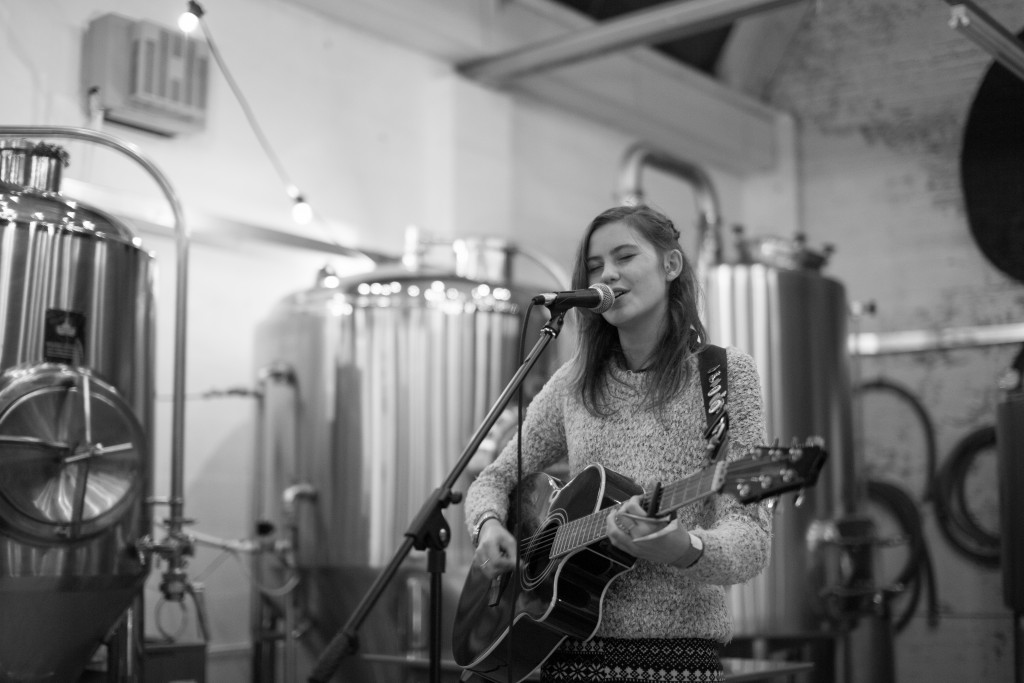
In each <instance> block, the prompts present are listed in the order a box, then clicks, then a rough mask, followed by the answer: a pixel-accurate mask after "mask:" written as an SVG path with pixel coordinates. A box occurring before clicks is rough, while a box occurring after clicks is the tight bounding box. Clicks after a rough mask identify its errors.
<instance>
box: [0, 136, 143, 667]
mask: <svg viewBox="0 0 1024 683" xmlns="http://www.w3.org/2000/svg"><path fill="white" fill-rule="evenodd" d="M66 163H67V155H66V154H65V153H64V152H63V150H62V149H60V148H58V147H55V146H52V145H49V144H46V143H35V144H33V143H31V142H28V141H27V140H20V139H15V140H2V139H0V605H2V607H0V614H2V616H0V680H2V681H54V682H61V683H63V682H64V681H71V680H76V678H77V677H78V675H79V673H80V672H81V671H82V669H83V668H84V667H85V665H86V664H87V663H88V661H89V658H90V657H91V655H92V654H93V653H94V651H95V650H96V649H97V647H98V646H99V645H100V644H101V642H103V640H104V638H106V637H107V635H108V633H109V632H110V631H111V629H112V627H113V626H115V625H116V623H117V622H118V619H119V618H121V617H122V615H123V614H124V612H125V610H126V609H127V608H128V607H129V606H130V605H131V603H132V601H133V599H134V598H135V597H137V595H138V594H139V592H140V591H141V586H142V583H143V581H144V580H145V576H146V571H147V567H146V566H145V561H144V560H143V559H142V558H141V557H140V555H139V554H138V552H136V549H135V547H134V542H135V541H136V540H138V539H139V538H140V537H142V536H143V535H145V534H146V533H148V532H149V527H150V520H149V512H148V507H147V505H146V502H145V501H146V498H147V497H148V496H149V495H150V487H151V470H152V460H151V458H152V455H151V454H152V444H151V440H150V437H149V432H148V427H149V426H150V425H151V424H152V412H153V367H154V365H153V359H154V358H153V355H154V347H153V343H154V334H153V331H154V317H153V283H152V278H153V263H152V258H151V256H150V255H149V254H148V253H146V252H145V251H143V250H142V249H141V247H140V245H139V243H138V240H137V239H136V238H135V237H134V236H133V235H132V233H131V231H130V230H129V229H128V228H127V227H126V226H125V225H124V224H122V223H121V222H119V221H118V220H116V219H114V218H113V217H112V216H110V215H108V214H105V213H103V212H101V211H98V210H96V209H93V208H90V207H87V206H84V205H82V204H81V203H79V202H76V201H74V200H72V199H69V198H66V197H63V196H62V195H60V193H59V184H60V176H61V171H62V169H63V167H64V165H65V164H66Z"/></svg>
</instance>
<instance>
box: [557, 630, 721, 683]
mask: <svg viewBox="0 0 1024 683" xmlns="http://www.w3.org/2000/svg"><path fill="white" fill-rule="evenodd" d="M721 647H722V645H721V643H718V642H715V641H713V640H705V639H703V638H636V639H633V638H594V639H593V640H590V641H587V642H582V641H579V640H571V639H567V640H565V641H563V642H562V645H561V646H560V647H559V648H558V649H557V650H555V651H554V652H553V653H552V654H551V656H550V657H548V659H547V661H545V662H544V664H543V665H541V671H540V674H541V675H540V680H541V682H542V683H563V682H564V681H574V682H576V681H588V682H594V681H600V682H601V683H636V682H638V681H663V682H665V683H684V682H685V683H689V682H690V681H700V683H721V682H722V681H723V680H725V675H724V672H723V670H722V660H721V656H720V654H719V653H720V650H721Z"/></svg>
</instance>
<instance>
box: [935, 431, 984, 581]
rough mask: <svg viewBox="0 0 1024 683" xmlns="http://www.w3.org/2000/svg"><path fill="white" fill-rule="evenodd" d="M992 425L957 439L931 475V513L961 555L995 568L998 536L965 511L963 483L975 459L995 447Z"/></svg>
mask: <svg viewBox="0 0 1024 683" xmlns="http://www.w3.org/2000/svg"><path fill="white" fill-rule="evenodd" d="M995 445H996V428H995V426H993V425H986V426H984V427H980V428H978V429H975V430H974V431H973V432H970V433H969V434H967V436H965V437H964V438H963V439H961V440H960V441H959V442H958V443H957V444H956V446H954V448H953V450H952V451H951V452H950V454H949V457H948V458H946V461H945V462H944V463H943V465H942V467H941V468H940V469H939V471H938V473H937V474H936V476H935V484H934V490H935V513H936V518H937V520H938V522H939V529H940V530H941V531H942V534H943V536H945V537H946V540H947V541H949V542H950V544H951V545H952V546H953V547H954V548H955V549H956V550H957V551H959V552H960V554H961V555H963V556H964V557H966V558H968V559H970V560H973V561H975V562H977V563H978V564H980V565H983V566H986V567H998V566H999V562H1000V559H1001V558H1000V556H1001V552H1000V540H999V536H998V535H996V534H993V533H991V532H989V531H988V530H986V529H985V528H983V527H982V526H981V525H980V524H978V522H977V521H976V520H975V518H974V517H973V516H972V515H971V514H970V512H969V506H968V505H967V494H966V490H965V482H966V479H967V475H968V473H969V472H970V470H971V468H972V466H973V465H974V462H975V460H976V458H977V457H978V456H979V455H981V454H982V453H984V452H985V451H987V450H990V449H993V448H995Z"/></svg>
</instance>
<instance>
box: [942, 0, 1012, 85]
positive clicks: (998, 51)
mask: <svg viewBox="0 0 1024 683" xmlns="http://www.w3.org/2000/svg"><path fill="white" fill-rule="evenodd" d="M947 2H949V0H947ZM949 4H950V5H952V7H951V8H950V16H949V25H950V27H952V28H955V29H957V30H958V31H960V32H961V33H963V34H964V35H966V36H967V37H968V38H970V39H971V40H972V41H973V42H974V44H975V45H977V46H978V47H980V48H981V49H983V50H985V52H987V53H989V54H990V55H992V57H994V58H995V60H996V61H997V62H999V63H1000V64H1002V65H1003V66H1004V67H1006V69H1007V70H1008V71H1010V72H1011V73H1013V75H1015V76H1016V77H1017V78H1019V79H1021V80H1024V42H1022V41H1021V40H1020V39H1019V38H1017V36H1015V35H1013V34H1012V33H1010V31H1008V30H1007V29H1006V28H1004V27H1003V25H1002V24H1000V23H999V22H998V21H996V20H995V19H993V18H992V17H991V16H990V15H989V14H988V13H987V12H985V10H983V9H981V8H980V7H978V6H977V5H975V4H974V3H973V2H967V1H966V0H964V1H961V2H956V3H953V2H949Z"/></svg>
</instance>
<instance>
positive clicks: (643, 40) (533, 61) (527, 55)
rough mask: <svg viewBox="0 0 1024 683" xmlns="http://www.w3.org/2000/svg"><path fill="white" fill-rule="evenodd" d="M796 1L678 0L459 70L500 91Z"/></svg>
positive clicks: (797, 0)
mask: <svg viewBox="0 0 1024 683" xmlns="http://www.w3.org/2000/svg"><path fill="white" fill-rule="evenodd" d="M795 2H807V0H678V1H677V2H672V3H669V4H665V5H657V6H655V7H652V8H650V9H647V10H642V11H637V12H631V13H629V14H626V15H624V16H622V17H621V18H618V19H609V20H606V21H603V22H601V23H599V24H597V25H596V26H595V27H594V28H591V29H585V30H582V31H578V32H576V33H571V34H569V35H566V36H562V37H558V38H554V39H551V40H545V41H542V42H539V43H536V44H534V45H528V46H526V47H523V48H519V49H516V50H512V51H510V52H506V53H504V54H499V55H494V56H491V57H483V58H480V59H474V60H471V61H468V62H464V63H463V64H460V65H459V66H458V70H459V72H461V73H462V74H463V75H464V76H466V77H467V78H470V79H472V80H475V81H477V82H479V83H483V84H485V85H489V86H493V87H500V86H503V85H505V84H506V83H508V82H509V81H512V80H515V79H518V78H521V77H523V76H527V75H530V74H534V73H538V72H541V71H547V70H549V69H553V68H555V67H559V66H564V65H567V64H573V63H575V62H580V61H583V60H586V59H590V58H592V57H596V56H599V55H603V54H607V53H609V52H614V51H618V50H623V49H626V48H629V47H636V46H640V45H652V44H658V43H662V42H666V41H669V40H674V39H677V38H682V37H685V36H689V35H694V34H697V33H700V32H702V31H706V30H708V29H711V28H716V27H719V26H723V25H726V24H729V23H731V22H733V21H735V20H737V19H740V18H742V17H744V16H747V15H749V14H753V13H756V12H763V11H765V10H770V9H774V8H776V7H782V6H784V5H791V4H793V3H795Z"/></svg>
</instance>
